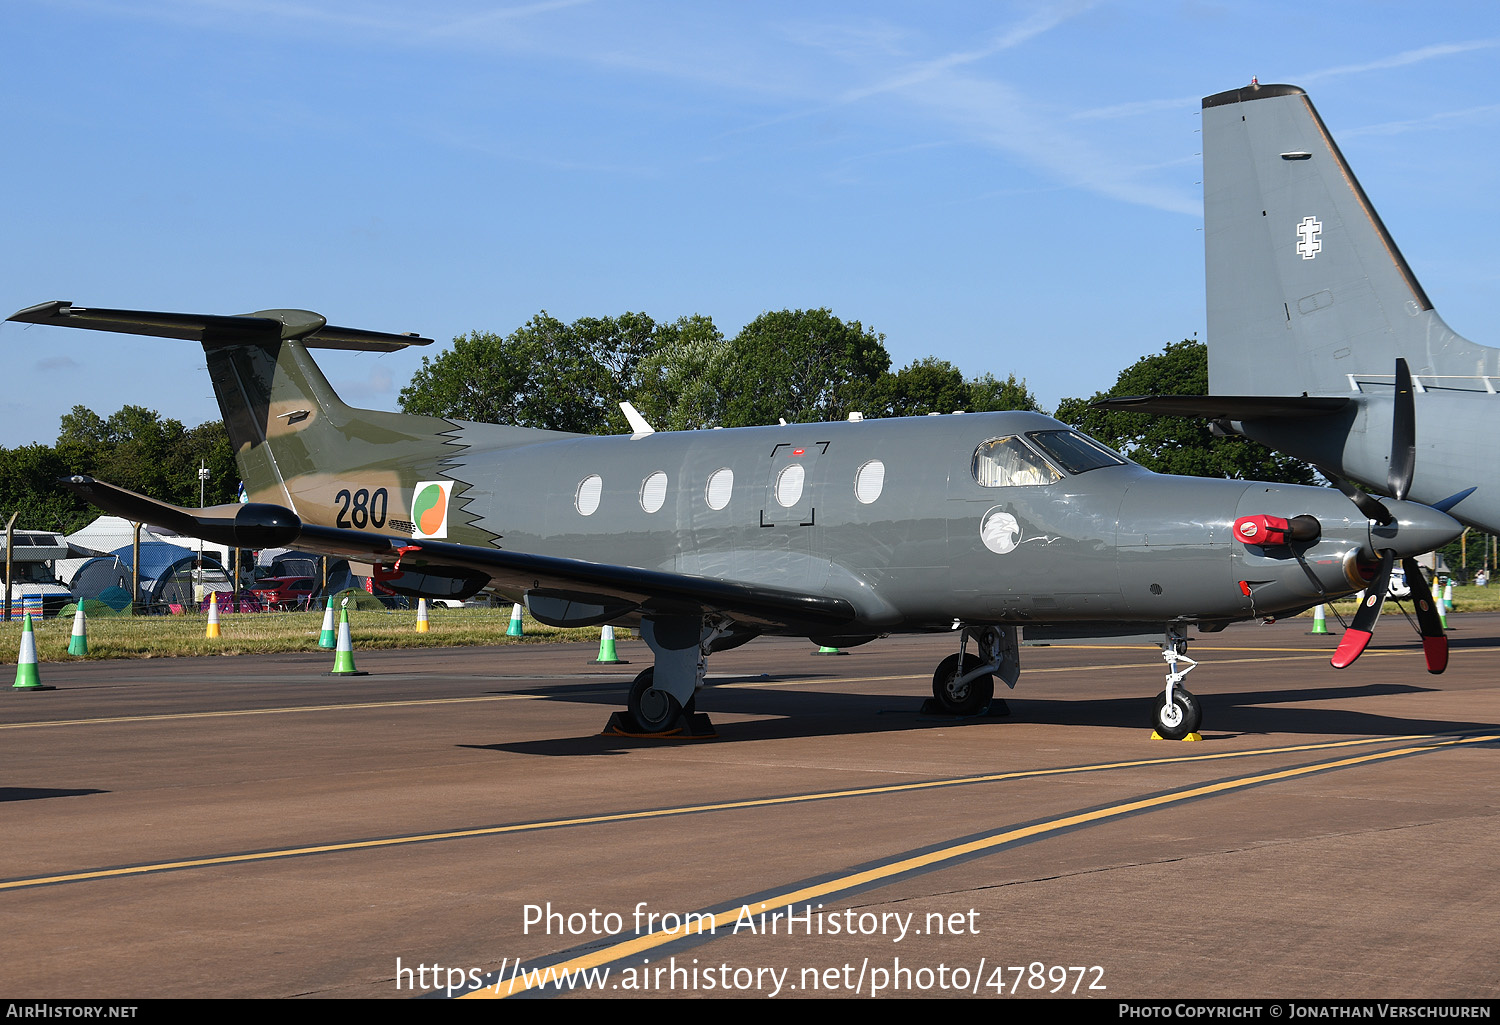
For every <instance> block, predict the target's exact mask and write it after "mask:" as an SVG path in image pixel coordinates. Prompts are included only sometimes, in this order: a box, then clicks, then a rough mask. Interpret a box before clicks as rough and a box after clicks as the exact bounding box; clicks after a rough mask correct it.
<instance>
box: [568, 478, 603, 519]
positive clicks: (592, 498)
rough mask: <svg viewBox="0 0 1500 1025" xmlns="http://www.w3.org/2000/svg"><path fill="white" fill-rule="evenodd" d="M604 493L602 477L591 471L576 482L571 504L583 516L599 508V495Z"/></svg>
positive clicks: (589, 514)
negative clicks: (576, 487)
mask: <svg viewBox="0 0 1500 1025" xmlns="http://www.w3.org/2000/svg"><path fill="white" fill-rule="evenodd" d="M603 493H604V478H602V477H600V476H599V475H598V474H597V473H591V474H589V475H588V476H587V477H585V478H583V480H581V481H579V482H578V493H577V494H576V495H574V496H573V505H574V506H576V507H577V509H578V511H579V512H580V513H582V514H583V515H585V516H592V515H594V511H595V510H597V509H598V508H599V496H600V495H602V494H603Z"/></svg>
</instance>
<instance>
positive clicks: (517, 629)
mask: <svg viewBox="0 0 1500 1025" xmlns="http://www.w3.org/2000/svg"><path fill="white" fill-rule="evenodd" d="M505 636H507V637H522V636H525V635H524V634H522V633H521V603H520V602H517V603H516V604H514V605H512V606H511V607H510V626H509V627H507V628H506V630H505Z"/></svg>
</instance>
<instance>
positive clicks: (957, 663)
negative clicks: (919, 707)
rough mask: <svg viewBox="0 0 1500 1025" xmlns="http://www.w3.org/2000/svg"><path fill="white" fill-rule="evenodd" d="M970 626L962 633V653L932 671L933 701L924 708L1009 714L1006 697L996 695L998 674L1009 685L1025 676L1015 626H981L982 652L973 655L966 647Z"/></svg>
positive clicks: (954, 712) (967, 713)
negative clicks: (998, 697) (996, 674)
mask: <svg viewBox="0 0 1500 1025" xmlns="http://www.w3.org/2000/svg"><path fill="white" fill-rule="evenodd" d="M971 633H974V631H971V630H970V629H969V628H968V627H964V628H961V629H960V630H959V632H958V652H957V653H956V654H953V655H949V656H948V657H947V658H945V659H943V660H942V661H941V662H939V663H938V667H937V672H935V673H933V674H932V701H930V702H928V703H927V704H926V705H924V706H923V711H930V712H940V713H942V714H944V715H957V716H970V715H980V714H983V713H984V711H985V710H986V709H989V711H990V714H991V715H1009V714H1010V707H1009V706H1008V705H1006V703H1005V701H1004V699H997V698H996V697H995V677H994V674H995V673H997V672H998V673H999V674H1000V679H1002V680H1004V681H1005V685H1006V686H1008V687H1014V686H1015V685H1016V680H1017V679H1019V678H1020V675H1021V649H1020V645H1019V643H1018V641H1017V637H1016V628H1015V627H1013V626H987V627H983V628H981V629H980V630H979V631H978V632H977V633H976V634H975V638H976V640H977V642H978V645H979V654H978V655H971V654H969V653H968V651H967V650H966V649H967V648H968V646H969V635H970V634H971Z"/></svg>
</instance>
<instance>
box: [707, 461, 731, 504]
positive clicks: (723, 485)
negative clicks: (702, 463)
mask: <svg viewBox="0 0 1500 1025" xmlns="http://www.w3.org/2000/svg"><path fill="white" fill-rule="evenodd" d="M733 493H734V471H733V470H731V469H730V468H729V467H727V466H721V467H719V468H718V469H717V470H715V471H714V472H713V473H711V474H709V475H708V487H707V488H706V489H705V491H704V497H706V498H707V499H708V507H709V508H710V509H722V508H724V507H725V506H726V505H728V504H729V496H730V495H732V494H733Z"/></svg>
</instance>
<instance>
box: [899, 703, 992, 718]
mask: <svg viewBox="0 0 1500 1025" xmlns="http://www.w3.org/2000/svg"><path fill="white" fill-rule="evenodd" d="M917 711H918V713H919V714H921V715H938V716H942V717H943V718H944V719H1006V718H1009V717H1010V706H1009V705H1008V704H1006V703H1005V699H1004V698H991V699H990V703H989V707H988V708H986V709H985V710H984V711H983V712H975V713H974V714H973V715H954V714H953V713H952V712H945V711H943V706H942V705H940V704H938V700H937V698H928V699H927V700H926V701H924V702H922V707H921V708H919V709H918V710H917Z"/></svg>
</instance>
